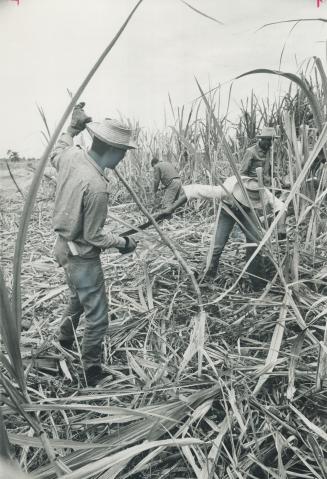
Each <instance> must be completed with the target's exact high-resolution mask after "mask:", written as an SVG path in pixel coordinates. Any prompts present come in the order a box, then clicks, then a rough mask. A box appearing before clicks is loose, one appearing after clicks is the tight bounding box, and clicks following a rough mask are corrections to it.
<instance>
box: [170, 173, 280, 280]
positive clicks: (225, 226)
mask: <svg viewBox="0 0 327 479" xmlns="http://www.w3.org/2000/svg"><path fill="white" fill-rule="evenodd" d="M242 183H243V186H244V188H245V190H246V193H247V194H244V192H243V190H242V188H241V186H240V185H239V183H238V181H237V178H236V177H235V176H231V177H229V178H227V179H226V180H225V182H224V183H223V185H222V186H210V185H201V184H192V185H184V186H183V194H182V195H181V196H180V198H179V200H177V202H175V204H174V205H173V206H172V207H171V208H170V209H169V210H168V211H169V212H171V211H173V210H174V209H176V208H177V207H178V206H180V205H181V204H183V203H185V202H187V201H189V200H192V199H193V198H200V199H210V198H211V199H212V198H214V199H217V200H219V201H220V202H222V208H221V210H220V215H219V218H218V223H217V228H216V231H215V233H214V234H215V237H214V247H213V255H212V259H211V263H210V265H209V268H208V271H207V277H208V278H211V279H215V278H216V277H217V275H218V266H219V260H220V256H221V254H222V252H223V250H224V248H225V245H226V243H227V241H228V239H229V236H230V234H231V231H232V229H233V226H234V224H235V223H236V222H237V223H238V224H239V226H240V227H241V229H242V230H243V232H244V234H245V237H246V241H247V243H252V245H253V243H256V244H257V243H258V242H259V241H260V239H261V238H262V233H261V231H260V230H261V227H260V225H258V221H257V219H256V217H255V215H254V214H253V212H252V210H251V207H250V202H249V200H250V201H251V203H252V206H253V208H254V209H255V210H259V209H262V208H263V204H262V202H263V203H264V207H265V208H267V210H268V209H269V208H271V209H272V211H273V212H274V214H277V213H278V212H279V211H281V210H283V209H284V203H283V202H282V201H281V200H279V199H278V198H276V197H275V196H274V195H273V194H272V193H271V192H270V191H269V190H268V189H267V188H265V187H262V188H260V187H259V184H258V181H257V180H256V179H254V178H250V177H244V176H243V177H242ZM285 218H286V212H285V213H284V214H283V216H282V218H281V220H280V221H279V223H278V227H277V231H278V239H279V240H283V239H285V238H286V227H285ZM254 250H255V246H250V247H247V252H246V258H247V260H248V259H249V258H250V257H251V256H252V254H253V252H254ZM259 259H260V256H259V255H258V256H257V257H256V258H255V259H254V260H253V261H252V262H251V264H250V266H249V269H248V272H249V273H250V274H251V281H252V285H253V287H254V289H257V288H259V287H261V285H262V279H258V276H260V275H259V274H257V273H259V271H258V269H259Z"/></svg>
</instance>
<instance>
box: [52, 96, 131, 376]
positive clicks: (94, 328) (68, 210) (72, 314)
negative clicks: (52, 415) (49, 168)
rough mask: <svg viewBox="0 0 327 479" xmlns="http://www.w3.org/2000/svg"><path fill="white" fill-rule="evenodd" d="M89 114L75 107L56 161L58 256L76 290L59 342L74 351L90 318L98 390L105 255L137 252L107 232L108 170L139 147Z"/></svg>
mask: <svg viewBox="0 0 327 479" xmlns="http://www.w3.org/2000/svg"><path fill="white" fill-rule="evenodd" d="M83 108H84V103H80V104H79V105H77V106H76V107H75V109H74V111H73V115H72V121H71V124H70V126H69V127H68V129H67V132H66V133H63V134H62V136H61V137H60V139H59V140H58V142H57V144H56V146H55V148H54V150H53V153H52V156H51V163H52V165H53V166H54V167H55V168H56V170H57V172H58V177H57V190H56V197H55V205H54V214H53V226H54V230H55V232H56V233H57V235H58V236H57V241H56V245H55V256H56V259H57V261H58V263H59V265H60V266H62V267H63V268H64V270H65V275H66V280H67V284H68V286H69V290H70V291H69V293H70V298H69V304H68V307H67V309H66V311H65V313H64V317H63V320H62V323H61V325H60V331H59V342H60V344H61V346H62V347H64V348H67V349H71V348H72V347H73V342H74V339H75V335H74V330H75V329H76V328H77V326H78V323H79V319H80V316H81V315H82V313H85V330H84V336H83V342H82V359H83V365H84V368H85V375H86V379H87V383H88V385H89V386H94V385H95V384H96V383H97V382H98V381H99V380H100V379H101V378H102V376H103V373H102V369H101V345H102V341H103V338H104V335H105V333H106V330H107V326H108V304H107V297H106V289H105V282H104V276H103V270H102V266H101V261H100V253H101V251H102V250H105V249H107V248H111V247H114V248H117V249H118V251H119V252H120V253H122V254H125V253H130V252H132V251H134V249H135V248H136V243H135V241H134V240H133V239H132V238H128V237H119V236H117V235H116V234H113V233H106V232H105V231H104V230H103V226H104V224H105V220H106V217H107V204H108V197H109V194H110V191H109V189H108V182H107V180H106V177H105V175H104V169H105V168H109V169H114V168H115V167H116V166H117V165H118V163H119V162H120V161H121V160H122V159H123V158H124V156H125V154H126V151H127V150H129V149H132V148H136V144H135V143H134V141H133V139H132V136H133V131H132V130H130V129H129V128H127V127H125V126H124V125H121V124H120V123H118V122H117V121H115V120H110V119H106V120H104V121H102V122H100V123H96V122H91V118H90V117H88V116H87V115H86V114H85V112H84V110H83ZM85 127H86V128H87V130H88V131H89V133H90V134H91V136H92V137H93V141H92V145H91V148H90V149H89V150H88V151H85V150H83V149H81V148H80V147H78V146H74V145H73V137H74V136H76V135H78V133H80V132H81V131H82V130H84V128H85Z"/></svg>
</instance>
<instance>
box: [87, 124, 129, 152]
mask: <svg viewBox="0 0 327 479" xmlns="http://www.w3.org/2000/svg"><path fill="white" fill-rule="evenodd" d="M86 128H87V130H88V132H89V133H90V134H91V136H95V137H96V138H98V139H99V140H101V141H103V142H104V143H107V144H108V145H111V146H114V147H115V148H119V149H120V150H130V149H132V148H137V144H136V143H135V141H134V140H133V133H134V131H133V130H131V129H130V128H128V127H126V126H125V125H122V124H121V123H119V122H118V121H117V120H112V119H111V118H106V119H105V120H103V121H102V122H95V121H93V122H91V123H87V124H86Z"/></svg>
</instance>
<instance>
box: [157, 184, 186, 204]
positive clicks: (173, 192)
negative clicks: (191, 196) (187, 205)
mask: <svg viewBox="0 0 327 479" xmlns="http://www.w3.org/2000/svg"><path fill="white" fill-rule="evenodd" d="M181 192H182V182H181V180H180V179H179V178H173V179H172V180H171V182H170V183H169V185H168V186H166V189H165V193H164V196H163V199H162V207H163V208H169V206H171V205H172V204H173V203H175V201H176V200H177V199H178V197H179V195H180V194H181Z"/></svg>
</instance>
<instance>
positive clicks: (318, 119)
mask: <svg viewBox="0 0 327 479" xmlns="http://www.w3.org/2000/svg"><path fill="white" fill-rule="evenodd" d="M257 73H267V74H270V75H278V76H282V77H284V78H287V79H288V80H290V81H292V82H294V83H296V84H297V85H298V86H299V87H300V88H301V90H302V91H303V92H304V94H305V95H306V97H307V99H308V101H309V103H310V106H311V109H312V113H313V116H314V119H315V123H316V125H317V128H318V130H319V131H321V129H322V123H323V116H322V113H321V111H320V108H319V103H318V101H317V98H316V96H315V94H314V93H313V91H312V89H311V87H310V85H309V83H308V82H307V81H306V80H305V78H303V79H301V78H300V77H298V76H297V75H295V74H294V73H285V72H281V71H278V70H269V69H267V68H256V69H255V70H250V71H248V72H245V73H242V74H241V75H239V76H238V77H236V79H240V78H243V77H245V76H248V75H255V74H257Z"/></svg>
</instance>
